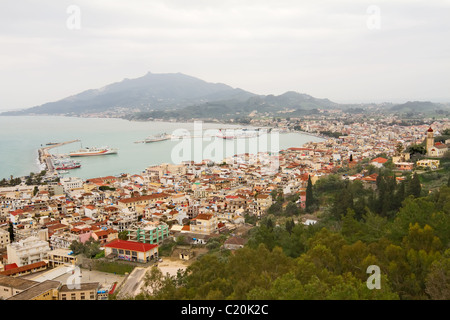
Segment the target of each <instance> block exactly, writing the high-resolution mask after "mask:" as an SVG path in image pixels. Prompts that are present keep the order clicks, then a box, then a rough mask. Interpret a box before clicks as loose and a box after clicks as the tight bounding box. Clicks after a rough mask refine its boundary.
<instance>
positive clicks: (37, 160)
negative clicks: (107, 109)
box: [0, 115, 325, 179]
mask: <svg viewBox="0 0 450 320" xmlns="http://www.w3.org/2000/svg"><path fill="white" fill-rule="evenodd" d="M0 117H1V116H0ZM9 117H13V116H9ZM21 117H22V116H16V118H21ZM2 118H3V121H7V122H9V123H11V127H12V128H16V127H18V126H17V125H16V124H15V122H17V124H22V123H24V124H25V125H26V126H27V128H28V130H30V131H32V130H34V124H36V126H37V127H38V128H39V127H42V126H44V127H43V128H50V129H51V128H52V124H53V123H58V120H57V119H58V118H68V119H70V118H71V119H74V120H75V122H74V124H75V125H72V121H69V122H63V124H64V125H63V126H62V128H61V126H59V127H57V130H56V131H54V132H51V130H50V132H51V134H48V135H47V134H46V135H44V136H43V138H42V135H39V136H36V135H35V136H34V138H35V139H34V140H33V143H32V145H36V144H38V143H39V145H40V147H38V148H35V149H34V151H32V152H33V153H34V152H36V153H35V156H34V157H33V158H34V159H33V160H32V162H30V164H29V165H26V166H24V165H23V164H19V163H15V162H8V161H6V162H4V166H3V168H4V169H6V170H4V171H3V172H2V176H4V177H5V179H9V177H10V176H11V173H13V175H14V177H20V178H22V179H23V178H24V177H27V176H28V172H33V173H36V172H41V171H43V170H46V171H48V172H47V173H48V175H50V174H51V173H52V172H53V173H54V172H55V170H53V169H52V166H51V164H50V163H48V162H49V161H50V160H51V159H50V158H49V157H51V153H50V152H48V150H49V149H51V148H54V147H57V146H59V145H60V144H56V145H44V143H45V142H48V141H53V142H58V141H61V140H58V137H59V136H60V133H62V132H68V133H69V134H66V135H64V136H65V138H66V139H67V138H68V139H70V138H71V136H74V134H73V132H74V129H73V128H74V127H76V126H78V125H79V124H78V122H77V121H76V120H77V119H86V120H89V119H93V120H99V121H103V120H106V121H108V120H116V119H117V120H125V119H122V118H109V117H73V116H45V115H41V116H40V117H34V116H24V119H25V118H28V120H26V122H22V120H21V119H20V120H17V121H12V119H11V121H10V120H5V119H6V116H4V117H2ZM39 118H42V120H41V119H39ZM45 118H46V120H44V119H45ZM35 119H36V121H35ZM24 121H25V120H24ZM127 122H128V121H127ZM137 122H140V123H158V124H159V125H158V126H156V125H155V126H152V125H150V128H151V130H152V129H153V130H155V131H160V130H164V129H163V128H165V124H168V123H171V126H170V128H171V129H169V130H172V129H173V128H172V127H177V123H180V124H189V125H192V124H193V123H194V122H193V121H186V122H175V121H173V122H167V121H160V120H148V121H137ZM5 123H6V122H5ZM66 123H68V124H69V123H70V125H69V127H67V126H66ZM100 123H101V122H100ZM105 123H106V124H105V125H104V126H101V128H110V127H111V123H109V122H105ZM211 124H212V125H213V126H214V127H217V128H218V129H219V128H220V125H224V127H225V126H226V127H229V128H230V129H232V128H249V129H251V128H267V129H269V128H271V129H275V130H277V131H278V129H280V131H279V133H280V137H282V136H284V135H285V134H290V135H288V136H287V137H286V138H282V141H284V142H282V145H280V146H279V150H278V151H281V150H284V149H286V148H289V147H300V146H303V145H304V144H306V143H310V142H312V141H315V140H309V139H308V138H307V136H308V137H314V138H318V139H321V140H322V139H325V138H324V137H320V136H317V135H314V134H311V133H307V132H302V131H297V130H288V131H283V128H277V127H272V126H267V125H265V126H255V124H251V125H239V124H230V123H223V122H221V123H218V122H211ZM81 125H82V126H84V125H87V126H91V122H89V121H88V122H82V123H81ZM92 125H93V126H94V127H97V123H95V122H94V123H92ZM112 127H113V128H116V129H113V130H111V132H112V131H115V137H118V136H121V135H122V132H123V134H124V135H125V136H127V137H128V136H130V137H131V136H132V134H131V135H128V133H129V132H131V133H132V132H141V134H142V132H145V131H146V130H148V129H146V127H147V126H145V125H142V126H140V129H139V130H137V131H136V130H135V129H134V128H135V127H134V126H133V125H125V127H124V129H123V130H125V131H122V130H120V129H117V128H120V124H119V125H118V124H117V122H116V123H113V125H112ZM208 127H209V126H208ZM65 128H68V130H69V131H61V130H64V129H65ZM129 128H132V129H131V130H130V129H129ZM208 129H210V128H204V130H208ZM38 130H39V129H38ZM13 132H14V131H12V133H11V134H14V133H13ZM21 132H22V131H21ZM75 132H76V131H75ZM96 132H97V131H94V132H92V133H93V136H94V137H95V136H96V135H97V133H96ZM100 132H101V133H102V134H103V133H104V132H105V131H100ZM109 132H110V131H108V133H105V135H108V134H109ZM281 133H283V135H281ZM297 135H298V138H297ZM62 136H63V135H61V137H62ZM75 136H77V134H76V133H75ZM301 136H303V137H301ZM36 137H38V140H37V139H36ZM79 138H80V139H82V140H83V141H84V140H85V139H88V138H87V137H86V135H85V136H80V137H79ZM19 139H20V138H19ZM41 139H42V140H41ZM43 139H45V140H43ZM47 139H49V140H47ZM68 139H67V140H68ZM133 139H134V138H133ZM100 140H102V139H100ZM97 141H98V139H97ZM113 141H114V140H113ZM134 141H135V140H130V142H129V143H130V144H133V147H130V148H129V147H127V141H125V139H123V140H121V141H120V143H121V146H120V147H123V148H124V149H123V150H125V149H127V152H129V154H130V155H131V154H135V152H138V153H139V157H140V158H142V159H146V160H145V161H146V163H144V164H142V163H143V162H144V161H135V162H133V164H132V165H128V167H129V168H123V169H122V168H119V169H118V170H116V167H120V166H122V163H128V162H124V161H127V160H128V159H131V157H129V156H128V159H127V153H125V152H124V153H123V154H122V156H121V158H120V161H119V162H116V163H118V164H119V166H117V165H116V164H113V163H111V162H110V163H111V166H109V165H103V167H104V169H106V170H102V169H101V168H100V167H99V166H98V163H100V162H101V163H104V162H103V160H101V161H97V162H95V161H94V162H91V164H92V165H91V164H89V167H87V166H85V168H86V170H84V171H81V172H79V174H80V177H81V178H89V177H87V176H88V175H89V176H92V175H95V174H96V173H95V172H97V168H96V166H97V167H98V168H99V169H100V170H98V172H99V173H98V174H100V175H103V174H105V172H106V171H107V170H108V168H110V169H111V171H110V172H121V173H122V172H128V173H133V172H140V171H141V170H143V168H145V167H146V166H147V165H156V164H158V163H159V164H160V163H164V162H167V161H169V162H171V160H170V159H169V160H165V159H164V157H160V156H157V155H158V154H162V153H166V154H169V155H170V150H171V149H167V146H166V145H162V147H158V145H155V147H156V149H153V148H152V149H153V150H152V151H149V149H150V148H148V149H142V148H141V150H142V152H145V153H143V154H141V153H140V152H141V151H138V150H139V147H138V148H135V147H134ZM297 141H298V142H297ZM5 142H7V143H9V142H10V141H9V139H8V140H7V141H5ZM91 143H92V142H91ZM95 143H96V144H97V143H102V142H95ZM107 143H108V144H109V143H111V142H107ZM120 143H119V145H120ZM208 143H209V140H208V142H204V145H205V144H206V146H207V145H208ZM32 145H31V146H32ZM159 146H161V145H159ZM168 148H171V146H168ZM27 149H30V146H28V147H27V148H26V149H24V150H25V151H26V152H28V153H29V152H30V151H27ZM6 150H9V149H6ZM156 150H158V151H156ZM153 151H155V152H156V153H153ZM14 152H15V151H14ZM161 152H162V153H161ZM152 154H155V157H153V156H152ZM135 155H137V154H135ZM206 157H207V156H206ZM166 158H167V157H166ZM207 158H208V157H207ZM191 160H192V159H191ZM197 160H198V159H196V161H197ZM88 161H91V160H88ZM105 161H106V163H108V161H109V159H105ZM214 161H218V159H215V158H214ZM88 163H89V162H88ZM10 167H11V169H12V170H9V169H8V168H10ZM27 167H28V168H29V169H26V168H27ZM122 167H124V166H122ZM17 168H19V170H20V171H21V172H22V173H21V174H20V173H17V171H19V170H17ZM20 168H22V169H20ZM88 168H89V171H90V172H88V170H87V169H88ZM23 169H24V170H23ZM14 171H16V173H15V174H14ZM76 174H77V173H76V172H75V171H73V172H71V175H76ZM53 176H55V175H53ZM69 176H70V175H69Z"/></svg>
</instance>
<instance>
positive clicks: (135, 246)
mask: <svg viewBox="0 0 450 320" xmlns="http://www.w3.org/2000/svg"><path fill="white" fill-rule="evenodd" d="M105 247H107V248H116V249H123V250H131V251H139V252H147V251H150V250H152V249H154V248H156V247H158V245H157V244H150V243H140V242H135V241H126V240H119V239H117V240H114V241H112V242H110V243H108V244H107V245H105Z"/></svg>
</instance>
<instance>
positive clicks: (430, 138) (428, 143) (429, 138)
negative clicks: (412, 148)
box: [426, 127, 434, 155]
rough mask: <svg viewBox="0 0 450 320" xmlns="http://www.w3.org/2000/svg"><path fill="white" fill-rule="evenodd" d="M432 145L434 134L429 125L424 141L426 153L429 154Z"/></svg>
mask: <svg viewBox="0 0 450 320" xmlns="http://www.w3.org/2000/svg"><path fill="white" fill-rule="evenodd" d="M433 147H434V134H433V129H431V127H430V128H429V129H428V130H427V141H426V148H427V149H426V150H427V155H430V152H431V148H433Z"/></svg>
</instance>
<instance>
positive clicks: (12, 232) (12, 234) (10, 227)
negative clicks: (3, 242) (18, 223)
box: [8, 222, 14, 243]
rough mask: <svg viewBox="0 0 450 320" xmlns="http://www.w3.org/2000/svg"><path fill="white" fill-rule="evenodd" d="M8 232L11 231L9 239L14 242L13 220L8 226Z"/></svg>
mask: <svg viewBox="0 0 450 320" xmlns="http://www.w3.org/2000/svg"><path fill="white" fill-rule="evenodd" d="M8 232H9V240H10V242H11V243H12V242H14V226H13V224H12V223H11V222H10V223H9V226H8Z"/></svg>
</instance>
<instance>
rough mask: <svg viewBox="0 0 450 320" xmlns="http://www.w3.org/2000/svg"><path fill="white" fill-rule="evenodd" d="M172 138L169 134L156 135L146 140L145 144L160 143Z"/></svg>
mask: <svg viewBox="0 0 450 320" xmlns="http://www.w3.org/2000/svg"><path fill="white" fill-rule="evenodd" d="M170 138H171V135H170V134H167V133H161V134H158V135H156V136H150V137H147V138H146V139H145V140H144V142H145V143H150V142H158V141H164V140H169V139H170Z"/></svg>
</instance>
